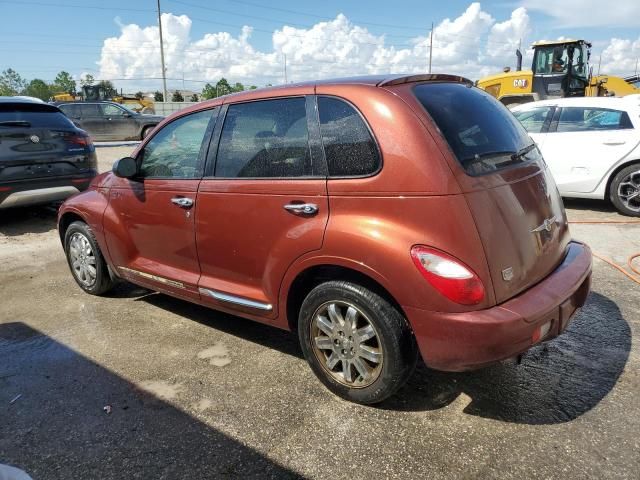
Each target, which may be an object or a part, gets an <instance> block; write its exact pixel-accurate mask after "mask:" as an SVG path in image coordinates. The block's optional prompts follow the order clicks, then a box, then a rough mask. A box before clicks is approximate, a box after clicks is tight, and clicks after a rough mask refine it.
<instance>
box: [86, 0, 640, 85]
mask: <svg viewBox="0 0 640 480" xmlns="http://www.w3.org/2000/svg"><path fill="white" fill-rule="evenodd" d="M527 1H534V0H527ZM569 1H570V2H571V1H573V0H569ZM563 9H564V7H563ZM162 25H163V34H164V44H165V60H166V62H165V63H166V68H167V77H168V78H169V79H170V80H169V81H168V85H169V88H182V83H181V81H180V80H176V79H181V78H185V79H187V80H202V81H208V82H215V81H217V80H218V79H219V78H220V77H223V76H224V77H226V78H227V79H228V80H229V81H230V82H232V83H234V82H242V83H245V84H254V85H258V86H262V85H265V84H267V83H272V84H278V83H282V82H283V80H284V58H285V55H286V60H287V73H288V80H289V81H302V80H310V79H320V78H328V77H341V76H349V75H358V74H376V73H390V72H393V73H401V72H406V73H418V72H426V71H427V65H428V56H429V41H430V40H429V36H428V35H423V36H416V37H413V38H409V39H405V40H401V41H399V42H402V43H399V42H394V41H390V38H392V36H388V37H387V36H385V35H375V34H374V33H372V32H370V31H369V30H368V29H367V28H365V27H361V26H358V25H355V24H354V23H353V22H351V21H350V20H349V19H348V18H347V17H346V16H344V15H343V14H339V15H337V16H336V18H335V19H333V20H329V21H323V22H318V23H316V24H315V25H313V26H312V27H310V28H295V27H291V26H288V25H284V26H282V27H281V28H279V29H276V30H275V31H274V32H273V34H272V45H271V48H270V49H269V50H268V51H261V50H258V49H256V48H255V47H254V46H253V45H252V43H251V34H252V28H251V27H250V26H245V27H243V28H242V31H241V33H240V34H239V35H238V36H234V35H232V34H230V33H228V32H215V33H207V34H205V35H204V36H203V37H201V38H199V39H195V40H192V39H191V37H190V34H191V19H190V18H189V17H188V16H186V15H180V16H176V15H173V14H171V13H165V14H163V15H162ZM120 29H121V33H120V35H119V36H118V37H113V38H108V39H106V40H105V41H104V45H103V48H102V53H101V58H100V61H99V62H98V65H99V68H100V71H99V74H98V75H97V77H98V78H102V79H120V78H131V79H140V78H157V77H160V76H161V67H160V51H159V45H158V44H159V41H158V35H159V34H158V27H157V26H146V27H141V26H138V25H135V24H129V25H122V24H120ZM530 30H531V26H530V18H529V15H528V13H527V10H526V9H525V8H523V7H519V8H516V9H515V10H514V11H513V12H511V15H510V17H509V18H508V19H504V20H502V21H499V20H496V19H494V18H493V17H492V16H491V15H490V14H489V13H487V12H485V11H483V10H482V7H481V5H480V4H479V3H471V4H470V5H469V6H468V7H467V9H466V10H465V11H464V12H463V13H462V14H461V15H460V16H458V17H456V18H453V19H449V18H447V19H445V20H443V21H441V22H440V23H439V24H437V25H436V26H435V28H434V46H433V71H434V72H442V73H454V74H459V75H463V76H466V77H468V78H471V79H477V78H480V77H481V76H484V75H487V74H491V73H496V72H499V71H500V70H501V69H502V67H504V66H506V65H510V66H514V65H515V50H516V48H517V47H518V44H519V42H520V41H522V46H523V48H522V50H523V53H524V54H525V60H524V66H525V68H528V65H529V64H530V61H531V60H530V51H531V50H530V49H529V48H528V45H529V43H530V41H528V39H527V37H528V35H529V34H530ZM529 40H530V39H529ZM625 42H627V43H625ZM639 42H640V39H639V40H638V41H637V42H635V43H634V42H632V41H629V40H617V39H614V40H612V42H611V45H610V46H609V47H607V49H608V50H610V52H611V54H610V55H609V56H608V57H607V58H608V60H607V61H609V60H610V62H611V63H612V64H614V63H615V64H616V65H618V67H616V69H610V71H611V72H613V71H614V70H616V71H617V70H620V69H622V70H624V69H627V70H630V68H627V67H628V65H627V63H629V62H633V61H634V60H631V59H629V58H627V57H626V56H625V53H624V50H625V48H626V49H630V50H629V51H633V49H637V48H639V45H638V43H639ZM604 58H605V57H604V56H603V64H605V62H604ZM633 58H635V56H634V57H633ZM607 65H608V64H607ZM603 71H604V70H603ZM116 85H117V86H120V87H124V88H125V90H129V91H136V90H137V89H154V90H155V89H157V88H158V87H159V85H160V82H159V81H158V80H153V81H141V80H136V81H129V82H116ZM202 85H203V84H199V83H186V88H187V89H193V90H199V89H200V88H202Z"/></svg>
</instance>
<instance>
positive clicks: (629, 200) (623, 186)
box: [618, 170, 640, 212]
mask: <svg viewBox="0 0 640 480" xmlns="http://www.w3.org/2000/svg"><path fill="white" fill-rule="evenodd" d="M618 198H619V199H620V201H621V202H622V203H623V204H624V206H625V207H627V208H628V209H629V210H631V211H634V212H640V170H638V171H635V172H631V173H630V174H629V175H627V176H626V177H624V178H623V179H622V181H621V182H620V183H619V184H618Z"/></svg>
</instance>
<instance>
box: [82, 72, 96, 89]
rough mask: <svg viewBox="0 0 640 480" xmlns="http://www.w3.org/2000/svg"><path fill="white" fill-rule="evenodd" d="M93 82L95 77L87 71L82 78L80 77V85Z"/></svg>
mask: <svg viewBox="0 0 640 480" xmlns="http://www.w3.org/2000/svg"><path fill="white" fill-rule="evenodd" d="M93 82H95V78H93V75H91V74H90V73H87V74H86V75H85V76H84V78H80V85H81V86H83V87H84V86H85V85H93Z"/></svg>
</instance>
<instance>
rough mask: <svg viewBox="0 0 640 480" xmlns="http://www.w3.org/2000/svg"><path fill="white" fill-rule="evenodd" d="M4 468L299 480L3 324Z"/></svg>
mask: <svg viewBox="0 0 640 480" xmlns="http://www.w3.org/2000/svg"><path fill="white" fill-rule="evenodd" d="M107 405H108V406H110V407H111V413H107V412H106V411H105V410H104V407H105V406H107ZM0 463H7V464H10V465H14V466H17V467H19V468H22V469H24V470H26V471H27V473H29V474H30V475H31V476H32V477H33V478H34V479H47V478H76V479H83V478H84V479H89V478H100V479H121V478H130V479H135V478H140V479H146V478H172V479H173V478H175V479H178V478H184V479H196V478H249V477H250V478H257V477H259V478H275V479H281V478H285V479H286V478H300V476H299V475H298V474H297V473H296V472H293V471H291V470H289V469H287V468H285V467H283V466H282V465H279V464H277V463H275V462H274V461H272V460H270V459H269V458H267V457H265V456H264V455H262V454H261V453H259V452H257V451H256V450H254V449H252V448H250V447H248V446H246V445H243V444H242V443H240V442H238V441H237V440H235V439H233V438H231V437H229V436H228V435H226V434H224V433H222V432H220V431H219V430H216V429H215V428H212V427H210V426H208V425H206V424H204V423H202V422H201V421H199V420H198V419H196V418H194V417H193V416H191V415H189V414H188V413H186V412H184V411H181V410H178V409H177V408H176V407H174V406H172V405H171V404H169V403H167V402H165V401H163V400H161V399H160V398H158V397H156V396H154V395H153V394H151V393H149V392H147V391H144V390H141V389H139V388H137V387H136V386H135V385H134V384H132V383H130V382H129V381H127V380H125V379H123V378H121V377H119V376H118V375H116V374H114V373H113V372H111V371H109V370H107V369H105V368H103V367H101V366H100V365H98V364H96V363H95V362H93V361H91V360H89V359H87V358H86V357H84V356H83V355H81V354H79V353H78V352H76V351H74V350H73V349H71V348H69V347H67V346H65V345H63V344H61V343H59V342H57V341H55V340H54V339H52V338H51V337H48V336H47V335H44V334H42V333H41V332H39V331H36V330H34V329H32V328H30V327H29V326H28V325H26V324H24V323H20V322H14V323H4V324H0Z"/></svg>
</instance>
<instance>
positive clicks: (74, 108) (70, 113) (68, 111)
mask: <svg viewBox="0 0 640 480" xmlns="http://www.w3.org/2000/svg"><path fill="white" fill-rule="evenodd" d="M58 108H60V110H62V112H63V113H64V114H65V115H66V116H67V117H69V118H80V105H75V104H68V105H60V106H59V107H58Z"/></svg>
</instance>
